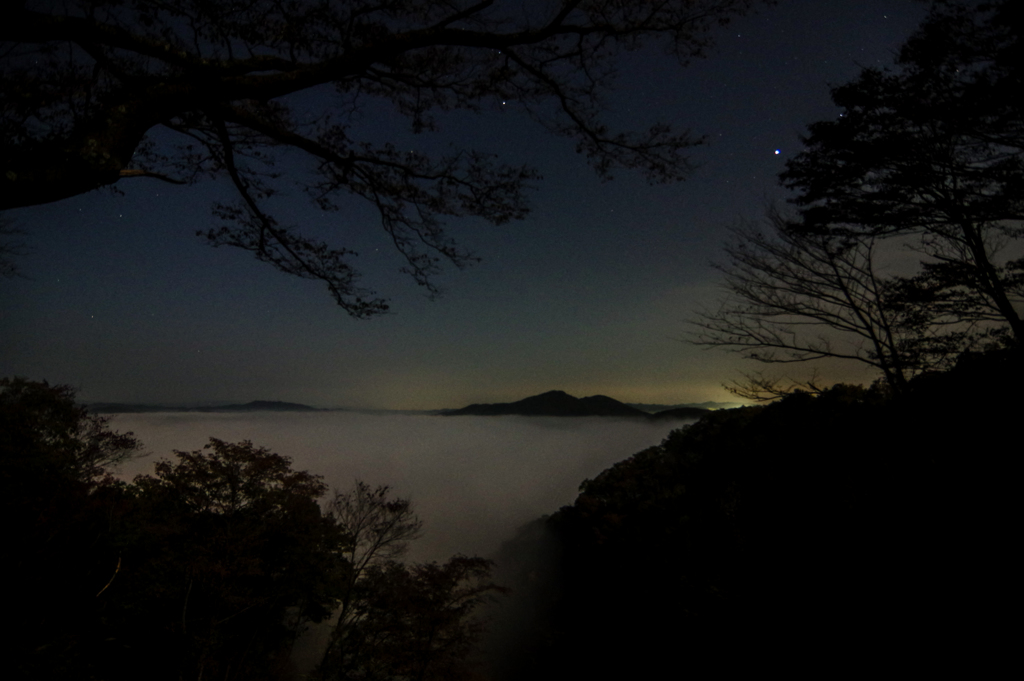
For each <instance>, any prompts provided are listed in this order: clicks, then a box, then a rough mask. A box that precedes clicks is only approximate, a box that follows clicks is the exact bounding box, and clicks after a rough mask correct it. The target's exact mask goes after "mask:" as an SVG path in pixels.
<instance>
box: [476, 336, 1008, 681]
mask: <svg viewBox="0 0 1024 681" xmlns="http://www.w3.org/2000/svg"><path fill="white" fill-rule="evenodd" d="M1021 385H1024V367H1022V362H1021V359H1020V356H1019V355H1018V356H1016V357H1014V356H1013V355H1010V354H1000V355H992V356H988V357H980V358H973V359H968V360H965V361H962V362H961V363H960V364H959V365H958V367H957V369H956V370H954V371H952V372H951V373H949V374H945V375H937V376H929V377H923V378H920V379H918V380H916V381H915V382H914V383H913V391H912V392H911V393H910V394H909V395H907V396H905V397H903V398H900V399H890V398H887V397H885V396H884V395H881V394H878V393H876V392H873V391H869V390H864V389H861V388H856V387H849V386H837V387H835V388H833V389H832V390H829V391H828V392H826V393H825V394H824V395H821V396H820V397H811V396H809V395H803V394H798V395H793V396H791V397H789V398H787V399H785V400H782V401H780V402H778V403H775V404H772V405H769V406H764V407H754V408H746V409H736V410H729V411H720V412H715V413H712V414H710V415H708V416H706V417H705V418H703V419H702V420H701V421H699V422H697V423H695V424H693V425H692V426H690V427H688V428H685V429H682V430H677V431H674V432H673V433H672V434H671V435H670V436H669V437H668V438H667V439H666V440H665V441H664V442H663V443H662V444H661V445H660V446H657V447H651V448H649V449H647V450H644V451H642V452H640V453H638V454H635V455H634V456H632V457H630V458H628V459H626V460H624V461H622V462H621V463H619V464H616V465H615V466H613V467H612V468H609V469H608V470H606V471H604V472H603V473H601V474H600V475H598V476H597V477H596V478H594V479H593V480H588V481H585V482H584V483H583V485H582V487H581V493H580V495H579V497H578V498H577V499H576V501H575V503H574V504H573V505H571V506H567V507H564V508H562V509H561V510H560V511H558V512H557V513H555V514H554V515H553V516H551V517H550V518H549V519H547V521H545V522H544V523H543V525H544V526H545V527H546V530H547V531H546V534H545V533H540V534H543V535H544V536H546V537H547V538H548V540H549V541H550V542H551V544H550V545H549V546H548V548H547V552H548V553H547V555H556V556H559V558H558V559H557V560H554V561H549V562H544V561H539V560H529V559H527V558H526V557H528V556H534V555H540V554H539V553H536V552H534V551H532V550H531V549H530V548H529V547H526V546H523V544H522V542H520V543H519V544H515V545H513V544H510V551H509V552H507V553H505V554H504V555H502V556H499V564H504V565H505V567H506V569H507V570H508V571H509V572H508V576H506V577H503V579H505V581H506V583H507V584H508V585H509V586H511V587H513V590H514V592H518V593H519V596H518V598H520V599H525V600H526V602H530V601H529V598H527V596H529V595H530V594H532V595H533V596H534V599H533V601H532V604H531V605H530V606H529V607H532V608H533V609H534V610H535V611H536V612H538V613H539V615H538V617H537V618H536V619H535V620H534V621H532V622H530V623H528V624H526V625H524V626H523V627H521V629H519V630H506V631H504V632H503V636H504V638H503V645H505V646H506V647H507V648H506V649H507V651H508V654H507V655H506V656H504V657H502V655H501V654H500V653H499V654H496V655H495V658H496V659H497V660H498V661H499V662H498V663H497V664H496V670H495V673H494V675H495V677H496V678H498V679H502V680H506V679H508V680H510V679H527V678H531V679H564V678H591V677H595V678H658V677H660V676H661V675H663V672H664V670H666V669H673V670H677V671H678V673H679V675H680V676H682V675H684V673H685V674H689V675H692V676H694V678H710V677H712V676H714V677H720V676H723V675H725V674H727V673H728V672H739V673H750V672H763V671H764V670H766V669H773V668H783V667H784V668H786V669H788V670H790V671H791V672H795V673H796V674H797V675H798V676H800V675H807V676H811V675H817V674H819V673H821V672H822V671H824V670H833V671H835V670H838V669H844V670H848V669H852V668H854V667H858V666H861V667H869V668H870V667H873V668H878V667H879V666H880V665H883V664H884V665H886V666H887V667H891V668H900V667H902V668H906V669H909V668H913V669H914V670H915V672H916V673H924V672H928V671H932V672H934V671H938V670H945V671H947V672H948V671H950V670H953V669H957V668H958V667H959V671H961V672H962V671H964V670H965V669H968V668H972V667H973V671H974V673H981V674H984V672H983V671H982V667H983V666H984V665H994V664H996V663H997V661H999V660H1000V656H1001V655H1004V654H1006V653H1008V652H1009V651H1011V650H1013V649H1014V648H1013V646H1012V645H1011V640H1010V638H1009V637H1010V636H1011V635H1012V634H1011V630H1010V629H1008V628H1007V627H1006V626H1005V625H1004V624H1003V623H1004V622H1005V620H1004V618H1003V617H1002V616H1000V613H1001V612H1005V611H1015V610H1016V607H1017V605H1018V602H1019V590H1018V588H1017V586H1016V584H1017V580H1018V577H1019V574H1020V568H1021V567H1022V566H1021V560H1020V558H1019V557H1018V555H1017V551H1016V550H1015V549H1013V548H1012V547H1013V546H1015V545H1016V544H1017V543H1018V539H1019V536H1020V520H1019V519H1020V517H1021V516H1020V509H1019V505H1020V504H1019V498H1020V494H1019V491H1018V490H1017V488H1016V481H1017V480H1019V473H1018V472H1017V465H1018V462H1017V460H1018V459H1019V458H1020V456H1019V453H1020V452H1021V451H1024V446H1022V445H1024V443H1022V438H1021V435H1020V426H1019V423H1020V417H1021V414H1022V413H1024V400H1022V398H1021V396H1020V392H1019V390H1020V386H1021ZM533 531H534V532H537V529H536V528H534V529H533ZM513 547H514V548H513ZM523 607H524V608H525V607H527V606H523ZM797 670H803V671H805V672H806V673H805V674H801V673H800V672H799V671H797ZM811 670H817V671H814V672H812V671H811ZM825 675H830V674H829V673H828V672H825Z"/></svg>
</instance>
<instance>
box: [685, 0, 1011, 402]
mask: <svg viewBox="0 0 1024 681" xmlns="http://www.w3.org/2000/svg"><path fill="white" fill-rule="evenodd" d="M1022 28H1024V18H1022V13H1021V10H1020V6H1019V3H1014V2H991V3H989V2H983V3H970V2H967V3H963V2H935V3H934V4H933V7H932V11H931V13H930V14H929V15H928V17H927V18H926V20H925V22H924V23H923V24H922V26H921V27H920V28H919V29H918V31H917V32H916V33H915V34H914V35H913V36H912V37H911V38H910V39H909V40H908V41H907V42H906V44H905V45H904V46H903V48H902V50H901V51H900V54H899V58H898V59H897V61H896V64H895V66H894V67H893V68H892V69H877V68H867V69H864V70H863V71H862V72H861V73H860V75H859V76H858V77H857V78H856V79H854V80H853V81H851V82H850V83H847V84H845V85H842V86H840V87H836V88H834V89H833V90H832V99H833V101H834V103H835V104H836V105H837V106H838V107H839V108H840V110H841V111H840V113H839V116H838V117H837V118H836V119H834V120H827V121H820V122H817V123H814V124H812V125H811V126H810V129H809V134H808V136H807V137H805V138H804V149H803V151H802V152H801V153H799V154H798V155H797V156H795V157H794V158H793V159H791V160H790V161H788V162H787V164H786V170H785V171H784V172H783V173H781V175H780V180H781V182H782V184H783V185H784V186H785V187H787V188H788V189H790V190H792V191H793V192H794V196H793V198H792V199H791V203H792V204H794V205H795V206H796V214H795V215H794V216H793V217H790V216H785V217H783V216H782V215H781V214H780V213H779V212H778V211H776V210H774V209H773V210H770V211H769V213H768V217H767V220H766V226H765V227H764V228H757V227H751V228H744V229H741V230H738V231H737V232H736V233H735V234H734V239H733V241H732V243H730V244H729V245H728V246H727V247H726V257H727V261H726V263H725V264H723V265H720V266H719V269H720V270H722V271H723V272H724V274H725V288H726V290H727V297H726V299H725V301H724V302H723V304H722V306H721V307H720V308H719V309H717V310H708V311H704V312H702V313H701V314H700V315H699V317H698V319H697V320H696V322H695V323H696V325H697V329H698V330H697V332H696V333H695V334H694V340H695V342H697V343H698V344H705V345H712V346H721V347H727V348H731V349H734V350H737V351H739V352H741V353H742V354H744V355H745V356H747V357H750V358H752V359H756V360H758V361H761V362H768V363H792V362H805V361H812V360H817V359H823V358H836V359H848V360H855V361H858V362H862V363H865V364H868V365H870V366H872V367H874V368H875V369H877V370H878V371H879V372H880V373H881V375H882V377H883V378H884V380H885V381H886V382H887V383H888V385H889V387H890V388H891V389H893V390H895V391H902V390H905V389H906V386H907V382H908V380H909V379H910V378H912V377H913V376H915V375H917V374H919V373H921V372H925V371H932V370H938V369H944V368H948V367H950V366H951V365H952V363H953V362H954V361H955V359H956V357H957V356H958V355H959V354H960V353H962V352H964V351H965V350H968V349H978V348H980V347H983V346H985V345H986V344H1006V343H1011V344H1012V343H1016V344H1018V345H1020V343H1021V341H1024V324H1022V321H1021V319H1022V313H1024V307H1022V306H1024V258H1019V259H1016V260H1015V259H1013V258H1014V256H1015V255H1017V256H1019V255H1020V250H1021V246H1022V245H1024V240H1022V239H1021V237H1024V226H1022V224H1024V223H1022V220H1024V119H1022V118H1021V109H1020V106H1019V104H1018V103H1017V101H1016V95H1015V94H1014V93H1016V92H1017V91H1018V85H1019V83H1020V80H1021V66H1020V65H1021V64H1022V63H1024V60H1021V59H1019V58H1018V57H1020V56H1021V33H1022V32H1021V29H1022ZM897 243H899V244H900V245H901V246H904V247H909V248H910V249H911V252H912V253H913V259H914V260H915V261H916V262H915V263H914V265H913V266H912V267H913V269H912V271H909V272H900V273H897V274H893V273H890V272H885V271H884V270H883V269H882V267H881V266H880V264H879V260H880V258H879V254H887V255H888V256H890V259H891V256H892V255H893V253H894V252H895V251H894V249H895V248H897ZM889 267H890V268H891V267H892V265H891V263H890V265H889ZM779 385H781V384H780V383H779V382H778V381H777V380H775V379H772V378H764V377H761V378H755V379H751V380H749V381H748V382H747V383H746V384H745V385H741V386H740V390H741V391H745V392H747V393H750V394H755V393H756V394H770V393H772V392H774V391H776V390H777V389H778V387H779Z"/></svg>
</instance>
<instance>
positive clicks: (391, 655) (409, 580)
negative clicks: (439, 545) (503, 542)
mask: <svg viewBox="0 0 1024 681" xmlns="http://www.w3.org/2000/svg"><path fill="white" fill-rule="evenodd" d="M491 568H492V563H491V561H488V560H484V559H483V558H467V557H465V556H454V557H452V558H450V559H449V560H448V561H447V562H446V563H444V564H443V565H438V564H437V563H425V564H414V565H404V564H402V563H399V562H397V561H393V560H384V561H380V562H375V563H373V564H371V565H370V566H369V567H368V568H367V569H366V571H365V572H364V573H363V575H362V577H361V579H360V580H359V582H358V583H356V584H355V589H354V594H353V598H352V600H351V603H350V605H349V612H348V613H347V618H346V621H345V622H344V623H339V626H338V627H336V628H335V631H334V635H333V636H332V645H331V647H330V649H329V650H328V651H327V654H326V655H325V657H324V660H323V662H322V663H321V665H320V666H319V668H318V671H319V674H320V678H323V679H339V680H341V679H362V680H365V681H397V680H398V679H416V680H419V681H428V680H432V679H437V680H438V681H441V680H447V679H451V680H452V681H458V680H459V679H471V678H474V677H473V671H472V666H471V660H470V655H471V653H472V652H473V651H474V647H475V645H476V643H477V642H478V640H479V638H480V636H481V634H482V633H483V624H482V622H480V621H479V620H477V619H475V617H474V615H475V613H476V610H477V608H478V607H479V606H481V605H482V604H484V603H485V602H487V601H488V600H489V599H490V598H491V597H492V596H493V595H495V594H498V593H504V592H505V591H506V589H503V588H502V587H499V586H497V585H495V584H493V583H492V582H490V581H489V577H490V573H491Z"/></svg>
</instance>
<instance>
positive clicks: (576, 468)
mask: <svg viewBox="0 0 1024 681" xmlns="http://www.w3.org/2000/svg"><path fill="white" fill-rule="evenodd" d="M683 424H684V422H679V421H675V422H671V421H670V422H662V423H650V422H644V421H638V420H632V419H612V418H604V417H582V418H565V417H527V416H497V417H479V416H458V417H444V416H436V415H428V414H398V413H359V412H345V411H331V412H326V411H325V412H302V413H290V412H259V413H247V414H237V413H188V412H178V413H174V412H167V413H146V414H120V415H117V416H115V417H114V418H113V421H112V423H111V426H112V427H113V428H115V429H116V430H120V431H132V432H134V433H135V435H136V436H137V437H138V438H139V439H141V440H142V442H143V444H144V445H145V448H146V451H147V452H149V455H148V456H147V457H145V458H142V459H139V460H136V461H133V462H130V463H129V464H127V465H125V466H124V467H123V468H122V469H121V474H122V475H123V476H125V477H129V478H130V477H133V476H134V475H135V474H138V473H148V472H151V471H152V468H153V464H154V463H155V462H156V461H157V460H158V459H160V458H173V450H185V451H191V450H195V449H200V448H201V447H202V446H203V445H204V444H206V443H207V442H208V441H209V438H210V437H215V438H218V439H220V440H226V441H229V442H237V441H241V440H251V441H252V442H253V443H254V444H256V445H258V446H262V447H266V448H268V449H270V450H271V451H274V452H276V453H278V454H283V455H285V456H288V457H290V458H291V459H292V465H293V468H295V469H298V470H307V471H310V472H312V473H316V474H318V475H322V476H323V477H324V479H325V481H326V482H327V483H328V484H329V485H331V486H332V487H334V488H337V489H340V490H347V489H350V488H351V487H352V484H353V482H354V481H355V480H356V479H361V480H363V481H365V482H367V483H369V484H371V485H390V486H391V487H392V489H393V490H394V492H395V494H396V495H398V496H401V497H405V498H409V499H411V500H412V503H413V508H414V510H415V511H416V513H417V514H418V515H419V517H420V519H421V520H422V521H423V523H424V532H423V536H422V538H420V539H419V540H417V541H416V542H415V543H414V544H413V545H412V546H411V547H410V551H409V554H408V556H407V558H408V559H409V560H414V561H428V560H436V561H443V560H445V559H447V558H448V557H449V556H451V555H453V554H455V553H462V554H465V555H479V556H485V557H490V556H493V555H494V554H495V552H496V551H497V550H498V548H499V547H500V546H501V544H502V542H504V541H506V540H507V539H509V538H511V537H512V536H513V535H514V534H515V532H516V530H517V529H518V528H519V527H520V526H522V525H523V524H525V523H527V522H529V521H531V520H534V519H536V518H538V517H540V516H542V515H545V514H549V513H553V512H554V511H556V510H558V509H559V508H560V507H561V506H564V505H566V504H571V503H572V502H573V501H574V500H575V498H576V495H577V492H578V489H579V485H580V483H581V482H582V481H583V480H585V479H587V478H592V477H594V476H596V475H597V474H598V473H600V472H601V471H602V470H604V469H606V468H608V467H609V466H610V465H612V464H614V463H615V462H617V461H621V460H623V459H625V458H627V457H629V456H630V455H632V454H634V453H636V452H638V451H640V450H642V449H645V448H647V447H650V446H652V445H657V444H659V443H660V442H661V441H662V440H663V439H664V438H665V436H666V435H668V433H669V432H670V431H671V430H673V429H674V428H679V427H681V426H682V425H683Z"/></svg>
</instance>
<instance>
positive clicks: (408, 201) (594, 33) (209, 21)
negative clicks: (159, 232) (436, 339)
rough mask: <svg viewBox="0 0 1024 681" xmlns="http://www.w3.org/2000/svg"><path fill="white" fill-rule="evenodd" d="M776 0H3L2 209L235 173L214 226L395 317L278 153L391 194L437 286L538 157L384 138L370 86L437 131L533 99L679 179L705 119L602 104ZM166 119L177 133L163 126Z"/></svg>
mask: <svg viewBox="0 0 1024 681" xmlns="http://www.w3.org/2000/svg"><path fill="white" fill-rule="evenodd" d="M757 1H758V0H669V1H664V0H638V1H636V2H619V1H617V0H588V1H583V0H560V1H558V2H550V3H540V4H535V3H523V2H519V1H501V0H483V1H480V2H474V1H472V0H465V1H459V0H446V1H443V2H420V1H419V0H387V1H386V2H369V1H367V0H345V1H342V2H335V1H327V0H287V1H285V2H277V1H273V0H260V1H258V2H250V1H248V0H246V1H245V2H241V1H239V0H220V1H218V2H200V1H197V0H168V1H159V2H158V1H156V0H70V1H69V2H61V3H57V2H50V1H49V0H14V1H13V2H8V3H5V5H4V9H3V10H2V11H0V40H2V41H3V50H2V52H0V54H2V55H3V79H4V85H5V86H4V88H3V89H2V91H0V128H2V137H3V146H2V157H3V166H4V167H3V173H2V174H0V208H11V207H17V206H27V205H33V204H39V203H45V202H49V201H56V200H59V199H62V198H66V197H69V196H74V195H76V194H80V193H83V192H86V191H89V190H92V189H95V188H97V187H102V186H107V185H113V184H114V183H118V182H121V181H122V180H124V179H126V178H137V177H150V178H159V179H162V180H167V181H172V182H179V183H185V182H192V181H195V180H196V179H197V178H199V177H203V176H221V177H226V178H227V179H228V180H229V181H230V183H231V184H232V185H233V187H234V190H235V193H236V194H237V197H238V198H237V201H235V202H233V203H223V204H217V205H215V206H214V213H215V215H216V216H217V217H219V218H221V219H222V220H223V223H222V225H221V226H220V227H216V228H212V229H209V230H201V231H200V233H201V235H202V236H204V237H205V238H206V239H207V240H208V241H209V242H210V243H211V244H213V245H228V246H234V247H237V248H241V249H244V250H247V251H250V252H252V253H253V254H254V255H255V256H256V257H257V258H258V259H259V260H262V261H265V262H268V263H270V264H271V265H273V266H274V267H276V268H277V269H279V270H281V271H283V272H286V273H289V274H293V275H297V276H300V277H304V278H308V279H314V280H319V281H322V282H324V283H325V284H326V285H327V287H328V289H329V290H330V292H331V294H332V295H333V296H334V298H335V300H336V301H337V302H338V304H339V305H341V306H342V307H343V308H344V309H345V310H346V311H347V312H348V313H349V314H352V315H354V316H357V317H365V316H369V315H373V314H376V313H379V312H382V311H384V310H386V309H387V305H386V303H385V301H384V300H382V299H380V298H377V297H374V296H373V294H372V293H371V292H368V291H365V290H363V289H361V288H360V287H359V286H358V285H357V278H358V274H357V272H356V271H355V270H354V269H353V268H352V266H351V265H350V257H351V256H352V255H354V253H353V252H352V251H351V250H349V249H348V248H346V247H344V246H337V245H334V244H331V243H328V242H327V241H323V240H320V239H319V238H317V237H314V236H312V235H309V234H307V233H303V232H301V231H300V230H299V229H297V228H295V227H293V226H291V225H286V224H283V223H281V222H280V221H279V220H278V219H277V218H276V217H274V216H273V215H272V214H271V212H269V210H268V207H267V206H268V199H269V198H270V197H271V196H272V195H273V194H275V193H277V192H278V191H280V189H279V187H280V184H281V183H280V182H278V180H279V179H280V177H279V173H278V171H275V170H274V168H273V160H274V158H275V155H276V153H275V152H276V150H277V149H290V150H294V151H296V152H300V153H301V154H302V155H304V156H305V157H306V159H307V160H308V162H309V169H310V171H311V172H313V173H314V174H315V176H316V179H315V180H313V181H311V182H309V183H304V184H303V189H304V190H305V191H306V192H307V193H308V195H309V197H310V198H311V199H312V201H313V202H314V203H316V204H317V205H319V206H320V207H322V208H324V209H326V210H337V209H338V208H339V206H340V205H341V203H342V201H343V200H344V197H346V196H354V197H357V198H359V199H363V200H365V201H367V202H369V204H370V205H371V206H373V207H374V208H375V209H376V212H377V214H378V215H379V218H380V221H381V226H382V227H383V229H384V230H385V232H386V233H387V234H388V236H389V237H390V239H391V240H392V241H393V243H394V245H395V247H396V248H397V250H398V251H399V253H401V255H402V256H403V257H404V258H405V261H406V265H405V268H404V269H405V271H406V272H408V273H409V274H410V275H411V276H412V277H413V278H414V280H415V281H416V282H417V283H418V284H420V285H423V286H426V287H427V288H428V289H429V290H430V291H431V292H434V291H435V290H436V289H435V288H434V284H433V283H432V282H433V277H434V275H435V274H436V273H437V271H438V267H439V265H440V264H441V262H442V261H450V262H452V263H454V264H456V265H459V266H461V265H464V264H466V263H468V262H470V261H471V259H472V258H471V256H470V255H469V254H468V253H467V252H465V251H464V250H463V249H462V248H460V247H459V246H458V245H457V244H455V243H454V242H453V241H452V240H451V239H450V238H449V237H448V236H447V235H446V233H445V231H444V229H443V223H444V221H445V220H446V219H448V218H453V217H461V216H476V217H480V218H483V219H485V220H488V221H490V222H493V223H496V224H501V223H503V222H506V221H508V220H512V219H517V218H521V217H523V216H524V215H525V213H526V210H527V205H526V201H525V197H524V189H525V188H526V187H527V186H528V185H529V183H530V182H531V181H532V180H534V179H535V178H536V174H535V173H534V172H533V171H532V170H530V169H528V168H525V167H516V166H509V165H504V164H502V163H500V162H499V161H497V160H495V159H494V158H492V157H490V156H488V155H486V154H483V153H479V152H477V151H474V150H470V149H457V150H455V151H454V152H453V153H451V154H449V155H447V156H441V157H436V158H432V157H429V156H427V155H426V154H423V153H419V152H416V151H409V150H406V149H398V148H396V147H395V146H394V145H393V144H390V143H381V142H380V141H379V140H374V139H370V138H366V137H364V134H365V133H364V132H361V131H359V130H358V128H357V126H355V125H354V124H353V123H354V120H355V116H354V114H355V113H356V112H358V111H359V110H360V109H361V107H362V106H363V103H364V102H365V101H378V102H382V103H385V104H386V105H387V106H388V107H390V109H391V110H393V111H394V112H396V113H397V114H398V115H399V116H400V117H402V118H403V119H404V120H405V121H406V122H407V124H408V126H409V128H410V130H411V131H412V132H422V131H427V130H434V129H436V128H437V127H438V125H439V118H440V115H441V114H443V113H444V112H447V111H453V110H460V109H461V110H467V111H485V110H494V109H500V108H503V107H504V106H505V105H506V104H511V105H513V106H515V107H517V108H519V109H521V110H523V111H525V112H526V113H527V114H529V115H530V116H532V117H533V118H534V119H536V120H537V121H538V122H539V123H540V125H542V126H543V127H544V128H546V129H547V130H548V131H550V132H551V133H553V134H556V135H562V136H568V137H571V138H572V139H574V140H576V142H577V149H578V151H579V152H581V153H583V154H585V155H586V156H587V157H588V159H589V160H590V162H591V163H592V164H593V165H594V167H595V168H596V169H597V171H598V172H599V173H600V174H601V175H602V176H604V177H608V176H609V175H610V173H611V171H612V169H613V168H615V167H626V168H637V169H639V170H641V171H642V172H644V173H645V174H646V175H647V176H648V177H649V178H650V179H651V180H652V181H669V180H674V179H678V178H680V177H682V176H683V175H684V174H685V172H686V170H687V168H688V164H687V161H686V158H685V156H684V154H683V150H685V149H686V148H687V147H689V146H691V145H692V144H694V143H695V141H696V140H695V139H694V138H693V137H691V136H690V135H689V134H686V133H677V132H673V131H672V130H671V128H670V127H669V126H667V125H664V124H661V123H655V124H654V125H652V126H651V127H650V128H649V129H648V130H646V131H644V132H641V133H629V132H617V131H614V130H611V129H609V128H608V126H607V125H606V124H604V123H603V122H602V121H601V113H602V109H603V105H602V95H603V94H604V93H606V92H608V91H609V89H610V88H611V87H612V86H613V81H614V77H615V63H616V57H617V55H619V54H620V53H621V52H622V51H624V50H631V49H636V48H638V47H640V46H641V45H644V44H648V43H657V44H660V45H662V46H663V47H664V48H665V49H666V50H667V51H668V52H669V53H671V54H673V55H675V56H676V57H677V58H679V59H680V60H681V61H684V62H685V61H686V60H688V59H690V58H692V57H696V56H699V55H700V54H701V53H702V52H703V50H704V49H705V48H706V46H707V45H708V43H709V31H710V29H711V28H712V27H713V26H715V25H716V24H719V23H724V22H725V21H727V20H728V19H729V18H730V17H732V16H735V15H737V14H739V13H742V12H744V11H746V10H747V9H748V8H749V7H750V6H751V5H753V4H754V3H755V2H757ZM303 95H307V96H306V97H305V99H303V97H302V96H303ZM308 95H315V97H316V98H317V100H318V102H326V104H320V103H317V104H314V105H310V104H309V102H310V101H312V100H311V99H310V97H309V96H308ZM160 131H168V132H170V133H173V134H172V135H171V136H172V137H173V138H174V139H175V140H177V143H176V145H172V146H170V147H168V146H167V145H164V144H162V143H161V144H158V143H157V140H158V139H159V140H164V139H166V137H167V136H161V135H160V134H159V133H160ZM300 184H301V182H300Z"/></svg>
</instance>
